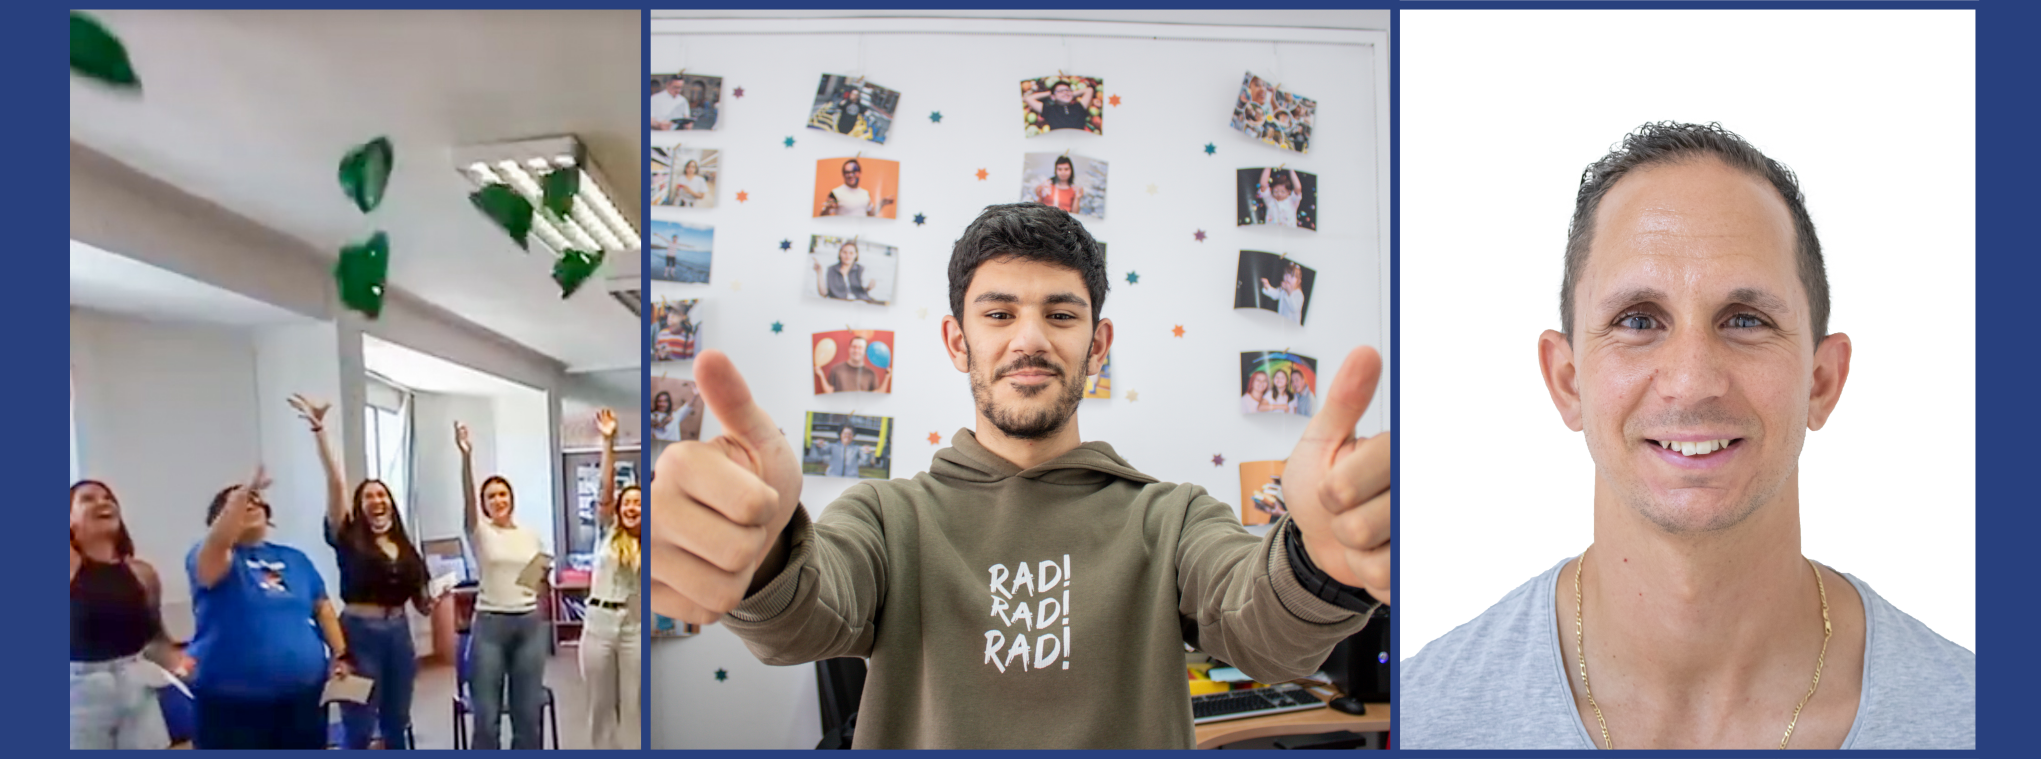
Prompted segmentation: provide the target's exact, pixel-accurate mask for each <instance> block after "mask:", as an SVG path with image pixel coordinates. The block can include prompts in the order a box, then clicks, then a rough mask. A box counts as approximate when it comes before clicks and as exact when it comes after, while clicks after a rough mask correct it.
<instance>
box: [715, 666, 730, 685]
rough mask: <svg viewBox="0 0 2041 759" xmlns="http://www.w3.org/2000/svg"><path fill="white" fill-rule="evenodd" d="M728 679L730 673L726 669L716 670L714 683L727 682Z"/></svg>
mask: <svg viewBox="0 0 2041 759" xmlns="http://www.w3.org/2000/svg"><path fill="white" fill-rule="evenodd" d="M729 679H730V671H729V670H727V669H719V670H716V682H719V683H720V682H723V681H725V680H729Z"/></svg>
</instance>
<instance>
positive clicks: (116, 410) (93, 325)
mask: <svg viewBox="0 0 2041 759" xmlns="http://www.w3.org/2000/svg"><path fill="white" fill-rule="evenodd" d="M71 366H72V369H73V371H74V372H75V374H74V376H75V378H76V388H77V414H76V424H77V430H78V455H79V467H80V473H81V475H82V476H84V477H87V478H91V479H98V480H104V481H105V482H106V483H107V485H108V486H109V487H112V488H113V491H114V494H115V496H116V497H118V498H119V499H120V501H121V510H122V514H123V516H124V517H125V519H126V520H127V524H128V533H129V534H130V535H132V536H133V537H134V540H135V550H136V553H137V554H138V555H139V556H140V557H141V558H142V559H144V560H146V561H148V562H150V563H152V564H154V565H156V567H157V569H158V571H159V574H161V575H162V578H163V605H164V609H163V610H164V623H165V625H166V626H167V627H168V628H169V630H170V632H171V634H173V635H176V636H179V637H186V636H189V635H190V634H191V623H192V622H191V586H190V581H189V579H188V578H187V576H186V574H185V569H184V558H185V555H186V554H187V553H188V552H189V551H190V550H191V547H192V546H193V545H195V544H197V543H198V541H199V540H200V539H201V538H203V537H204V535H205V529H206V526H205V513H206V506H207V504H209V503H211V501H212V497H213V494H214V493H217V492H219V490H220V488H223V487H226V486H227V485H229V484H232V483H234V482H237V481H241V480H244V479H246V478H247V477H248V475H249V474H250V473H251V472H253V471H254V466H255V463H256V461H257V460H258V459H260V458H261V455H262V434H261V430H260V425H259V423H258V421H257V419H256V413H255V405H256V398H257V392H256V349H255V341H254V340H253V338H252V337H251V336H250V335H248V334H246V333H244V332H237V331H234V330H230V329H224V328H219V327H206V326H196V325H177V324H158V323H150V322H143V321H138V320H134V319H128V318H125V317H121V316H116V315H112V314H104V313H100V312H96V311H89V310H84V309H72V311H71Z"/></svg>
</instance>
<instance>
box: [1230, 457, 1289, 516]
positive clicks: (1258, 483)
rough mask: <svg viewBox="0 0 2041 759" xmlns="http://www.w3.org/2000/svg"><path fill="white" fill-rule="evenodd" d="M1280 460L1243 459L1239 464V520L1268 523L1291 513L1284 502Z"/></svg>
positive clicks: (1281, 463)
mask: <svg viewBox="0 0 2041 759" xmlns="http://www.w3.org/2000/svg"><path fill="white" fill-rule="evenodd" d="M1283 463H1284V462H1281V461H1245V462H1241V464H1240V523H1241V524H1244V525H1256V524H1270V523H1273V522H1275V521H1276V518H1277V517H1281V516H1282V515H1284V514H1288V513H1290V510H1289V509H1288V508H1286V507H1285V506H1284V505H1283Z"/></svg>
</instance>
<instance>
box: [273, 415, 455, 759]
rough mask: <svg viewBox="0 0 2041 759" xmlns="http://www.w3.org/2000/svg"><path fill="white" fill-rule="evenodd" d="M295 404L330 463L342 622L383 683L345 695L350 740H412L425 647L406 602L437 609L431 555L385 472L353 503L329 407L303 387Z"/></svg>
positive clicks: (400, 745)
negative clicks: (332, 438) (416, 542)
mask: <svg viewBox="0 0 2041 759" xmlns="http://www.w3.org/2000/svg"><path fill="white" fill-rule="evenodd" d="M291 407H292V408H294V409H297V411H298V415H299V416H300V417H303V418H304V420H305V422H306V423H307V424H309V425H310V426H311V428H312V437H313V438H314V439H315V440H317V441H318V443H319V459H320V461H321V462H322V463H324V464H325V466H326V542H327V544H329V545H331V546H333V555H334V562H335V563H336V564H338V565H339V568H340V599H341V600H342V601H345V602H346V603H347V605H346V607H345V608H344V609H343V610H342V611H341V614H340V626H341V629H342V630H343V631H345V633H346V636H347V642H348V648H349V653H350V654H351V655H352V658H353V664H354V670H355V672H356V673H357V674H360V675H361V676H362V677H366V678H368V679H370V680H374V681H375V683H376V685H375V688H374V690H372V691H371V692H370V694H369V702H368V703H367V704H355V703H342V704H341V705H340V719H341V725H342V727H343V728H344V730H345V733H346V747H347V748H350V749H365V748H368V747H369V744H370V740H371V737H372V736H373V735H374V734H375V733H376V732H377V731H378V730H379V729H380V731H381V733H382V737H383V747H384V748H386V749H405V748H410V746H408V745H406V743H405V739H406V732H405V728H406V727H408V726H409V725H410V724H411V695H412V691H413V688H414V686H415V685H416V680H417V678H418V651H417V648H416V647H415V646H414V645H413V644H412V642H411V622H410V620H409V619H408V618H406V616H405V612H404V607H405V605H407V604H409V605H411V606H413V607H416V608H417V609H418V613H420V614H423V615H426V616H431V614H432V608H433V606H434V604H436V603H437V602H438V600H439V599H437V598H433V597H430V596H428V595H427V594H426V586H427V583H428V580H429V578H428V577H427V574H426V567H425V559H424V557H422V556H420V555H419V554H418V548H417V547H416V546H413V545H412V544H411V538H410V536H409V535H407V534H406V533H405V532H404V520H403V519H402V518H401V517H399V516H398V514H397V499H396V497H395V496H394V495H393V494H391V493H390V487H389V486H388V485H385V484H383V482H382V481H381V480H362V481H361V483H360V484H358V485H356V486H355V487H354V499H353V502H352V505H351V506H350V505H349V502H348V501H347V499H346V495H345V494H346V492H347V485H346V482H345V477H344V476H343V475H342V474H341V471H340V463H339V462H338V461H336V460H335V459H334V456H333V450H332V448H331V447H330V446H329V445H328V444H327V442H326V426H325V419H326V411H327V410H328V409H329V408H331V407H332V405H331V404H325V405H321V404H317V403H313V402H312V401H311V400H310V399H307V398H306V397H304V396H302V395H298V396H292V398H291Z"/></svg>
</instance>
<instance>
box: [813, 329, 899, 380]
mask: <svg viewBox="0 0 2041 759" xmlns="http://www.w3.org/2000/svg"><path fill="white" fill-rule="evenodd" d="M810 342H811V343H812V344H813V346H814V349H815V394H816V395H825V394H828V393H853V392H858V393H891V392H893V333H892V332H890V331H888V330H873V329H859V330H848V329H840V330H837V331H835V332H817V333H815V334H814V335H813V336H812V338H811V340H810Z"/></svg>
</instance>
